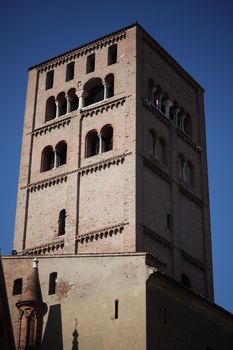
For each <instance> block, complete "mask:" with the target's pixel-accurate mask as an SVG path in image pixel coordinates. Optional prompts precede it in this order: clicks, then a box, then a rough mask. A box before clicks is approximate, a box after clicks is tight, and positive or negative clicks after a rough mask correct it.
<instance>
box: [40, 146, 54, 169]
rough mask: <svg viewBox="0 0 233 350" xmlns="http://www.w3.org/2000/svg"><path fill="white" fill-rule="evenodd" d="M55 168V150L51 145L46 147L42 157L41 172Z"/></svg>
mask: <svg viewBox="0 0 233 350" xmlns="http://www.w3.org/2000/svg"><path fill="white" fill-rule="evenodd" d="M53 168H54V152H53V148H52V147H51V146H47V147H45V149H44V150H43V152H42V157H41V172H44V171H48V170H51V169H53Z"/></svg>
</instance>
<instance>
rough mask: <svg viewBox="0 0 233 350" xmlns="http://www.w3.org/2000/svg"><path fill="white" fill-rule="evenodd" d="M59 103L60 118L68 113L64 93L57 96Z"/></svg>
mask: <svg viewBox="0 0 233 350" xmlns="http://www.w3.org/2000/svg"><path fill="white" fill-rule="evenodd" d="M57 103H58V117H60V116H62V115H64V114H66V113H67V99H66V97H65V93H64V92H61V93H60V94H59V95H58V96H57Z"/></svg>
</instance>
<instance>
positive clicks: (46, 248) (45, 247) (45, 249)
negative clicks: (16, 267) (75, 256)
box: [18, 238, 65, 255]
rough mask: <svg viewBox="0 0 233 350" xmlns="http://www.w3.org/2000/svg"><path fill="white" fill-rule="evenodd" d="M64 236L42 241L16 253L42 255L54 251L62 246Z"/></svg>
mask: <svg viewBox="0 0 233 350" xmlns="http://www.w3.org/2000/svg"><path fill="white" fill-rule="evenodd" d="M64 244H65V243H64V238H62V239H56V240H54V241H52V242H48V243H44V244H41V245H38V246H34V247H31V248H29V249H24V250H23V251H22V252H20V253H18V254H21V255H42V254H47V253H54V252H56V251H58V250H61V249H63V248H64Z"/></svg>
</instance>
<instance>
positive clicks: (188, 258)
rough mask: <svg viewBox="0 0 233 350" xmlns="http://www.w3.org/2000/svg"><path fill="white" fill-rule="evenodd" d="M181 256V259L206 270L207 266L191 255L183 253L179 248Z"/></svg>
mask: <svg viewBox="0 0 233 350" xmlns="http://www.w3.org/2000/svg"><path fill="white" fill-rule="evenodd" d="M181 257H182V259H183V260H185V261H187V262H188V263H190V264H192V265H193V266H195V267H197V268H198V269H199V270H201V271H206V270H207V267H206V266H205V265H204V264H203V263H202V262H200V261H199V260H197V259H195V258H193V257H192V256H191V255H189V254H187V253H185V252H184V251H183V250H181Z"/></svg>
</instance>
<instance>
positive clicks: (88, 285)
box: [5, 24, 232, 350]
mask: <svg viewBox="0 0 233 350" xmlns="http://www.w3.org/2000/svg"><path fill="white" fill-rule="evenodd" d="M14 250H15V251H16V252H15V253H17V254H16V255H15V256H14V257H12V258H6V259H5V274H6V275H7V276H10V277H9V283H8V287H7V288H8V293H9V294H12V285H13V287H15V288H16V292H15V293H13V296H12V297H11V299H10V308H11V310H13V308H14V307H15V306H14V305H15V303H17V305H21V304H20V302H18V299H17V298H19V295H20V294H21V292H22V284H23V275H24V272H25V271H26V270H27V269H29V266H30V264H31V260H32V257H34V256H37V257H39V260H40V264H39V273H40V280H41V289H42V294H43V302H45V303H46V304H47V305H48V310H49V311H48V315H47V316H46V317H47V318H46V322H45V331H44V337H42V338H43V340H42V349H45V350H46V349H50V348H52V347H54V348H57V349H70V348H71V344H72V342H73V344H74V343H75V344H76V345H75V346H76V347H74V345H73V348H74V349H78V344H79V347H80V349H108V350H109V349H138V350H139V349H140V350H141V349H148V350H149V349H152V348H153V349H178V348H179V349H187V348H189V349H194V348H199V349H202V348H203V349H214V348H213V345H214V344H216V339H215V338H214V336H213V334H215V332H216V330H217V329H218V326H219V323H221V322H220V321H219V320H220V319H221V317H222V319H223V318H224V320H225V321H224V322H225V326H224V327H226V329H225V328H224V330H222V338H224V337H225V338H224V339H226V343H224V344H225V345H226V346H227V344H228V343H229V344H230V342H232V338H230V337H232V333H231V331H232V319H231V317H230V315H229V314H228V313H227V312H225V313H224V312H223V311H221V310H220V308H219V309H218V308H217V306H216V307H215V306H213V305H215V304H213V298H214V293H213V273H212V257H211V236H210V216H209V194H208V174H207V159H206V139H205V120H204V104H203V89H202V87H201V86H200V85H199V84H198V83H197V82H196V81H195V80H194V79H193V78H192V77H191V76H190V75H189V74H188V73H187V72H185V71H184V69H183V68H182V67H181V66H180V65H179V64H178V63H177V62H176V61H175V60H174V59H173V58H172V57H171V56H170V55H169V54H168V53H167V52H166V51H165V50H164V49H163V48H161V46H160V45H159V44H158V43H157V42H156V41H155V40H154V39H153V38H152V37H151V36H150V35H149V34H148V33H147V32H146V31H145V30H144V29H143V28H142V27H141V26H140V25H138V24H134V25H132V26H129V27H126V28H123V29H121V30H119V31H117V32H114V33H112V34H109V35H107V36H105V37H102V38H100V39H97V40H95V41H93V42H91V43H88V44H86V45H83V46H81V47H79V48H77V49H74V50H71V51H69V52H67V53H65V54H63V55H60V56H57V57H55V58H52V59H49V60H48V61H46V62H42V63H41V64H38V65H36V66H34V67H31V68H30V69H29V80H28V90H27V99H26V111H25V121H24V130H23V143H22V154H21V164H20V177H19V188H18V199H17V212H16V225H15V236H14ZM14 264H15V265H14ZM13 265H14V266H15V268H14V271H12V266H13ZM36 271H37V270H36ZM155 271H157V274H156V272H155ZM159 271H160V272H159ZM155 275H156V276H155ZM149 276H151V277H150V278H149ZM152 276H153V277H152ZM17 281H18V282H17ZM178 286H179V287H178ZM17 288H18V289H17ZM157 288H158V290H159V291H158V290H157ZM179 288H180V289H179ZM161 290H162V291H163V292H162V294H160V293H161ZM153 293H155V294H153ZM156 293H157V294H156ZM163 293H165V294H163ZM166 293H167V294H166ZM182 293H183V294H182ZM185 293H186V294H185ZM187 293H189V294H187ZM168 295H169V296H168ZM200 295H201V296H202V297H200ZM154 296H155V298H154ZM169 298H170V299H169ZM190 298H191V299H192V298H193V299H192V300H194V302H195V300H197V301H196V303H197V304H198V305H199V306H198V307H197V309H196V310H193V309H192V310H191V309H190V310H189V307H190ZM195 298H196V299H195ZM202 298H204V300H208V302H206V303H207V304H208V305H207V306H206V305H204V306H203V303H204V301H203V300H202ZM174 300H176V301H174ZM40 302H41V303H42V298H41V300H40ZM182 303H183V304H185V306H184V305H183V304H182ZM43 305H44V304H43ZM87 308H88V310H87ZM207 308H209V309H208V310H210V311H208V310H207ZM123 310H124V311H123ZM153 310H156V311H155V313H153V312H154V311H153ZM187 310H188V311H187ZM197 310H199V311H197ZM200 310H201V311H200ZM180 312H181V313H182V312H184V314H187V315H188V316H187V317H188V320H190V321H191V323H190V329H188V328H187V329H186V330H185V331H184V334H189V337H187V339H183V338H182V339H183V340H182V341H181V338H179V337H177V334H178V333H179V331H177V329H176V327H178V328H179V327H181V328H182V327H183V328H182V329H183V330H184V329H185V327H189V326H188V323H187V322H186V321H187V320H186V317H185V318H183V316H182V315H180V314H179V313H180ZM198 312H199V313H200V314H198ZM208 312H209V314H210V313H212V314H214V315H215V319H216V320H215V321H211V322H212V323H213V324H211V325H210V320H209V318H208V317H209V316H206V315H207V314H208ZM11 313H12V315H13V316H12V319H13V321H12V322H13V328H14V330H15V329H18V320H17V308H15V309H14V310H13V311H11ZM122 314H123V315H122ZM174 314H175V315H178V316H177V319H175V318H173V316H172V317H171V315H174ZM212 314H211V315H212ZM161 315H162V316H161ZM216 315H217V316H216ZM169 318H170V319H169ZM155 319H156V322H157V323H156V325H155V323H154V320H155ZM197 319H200V324H201V326H200V327H206V328H207V329H209V330H210V331H209V332H208V330H207V331H206V333H205V335H203V336H202V338H201V339H200V338H199V342H202V343H201V344H203V347H197V346H198V345H200V343H196V344H195V339H196V336H195V331H194V330H193V329H192V328H193V327H192V325H193V324H196V326H197V327H199V325H198V322H197V321H196V323H195V322H194V320H197ZM96 320H98V322H97V321H96ZM106 320H108V321H106ZM161 320H162V321H161ZM160 321H161V322H162V324H163V326H161V327H166V326H167V324H168V323H169V322H170V326H169V327H173V328H171V329H172V330H173V331H171V329H170V333H169V331H168V332H167V331H164V329H165V328H160V326H158V323H159V322H160ZM56 322H58V323H56ZM107 322H109V323H107ZM214 322H215V323H214ZM181 325H182V326H181ZM52 327H56V329H57V334H56V335H57V337H56V339H55V335H54V334H53V335H51V334H52V329H53V328H52ZM208 327H209V328H208ZM227 327H228V328H227ZM194 328H195V327H194ZM161 329H162V331H161ZM166 329H168V328H166ZM230 330H231V331H230ZM59 332H60V333H59ZM119 332H120V333H119ZM164 332H165V333H164ZM166 332H167V333H166ZM192 332H193V334H192ZM157 333H158V334H159V337H160V336H161V339H160V338H159V337H155V334H157ZM59 334H60V335H59ZM119 334H121V337H120V338H119ZM169 334H170V335H169ZM197 334H199V333H198V332H197ZM17 336H18V335H17V331H16V330H15V337H17ZM78 338H79V339H78ZM188 338H189V339H188ZM158 339H160V340H158ZM229 341H230V342H229ZM59 344H64V347H63V345H62V346H61V345H59ZM171 344H172V345H171ZM231 344H232V343H231ZM155 345H156V347H154V346H155ZM51 346H52V347H51ZM59 346H60V347H59ZM93 346H94V347H93ZM194 346H195V347H194ZM204 346H206V347H204ZM216 349H220V347H218V348H216ZM226 349H228V348H227V347H226ZM229 349H230V347H229Z"/></svg>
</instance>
